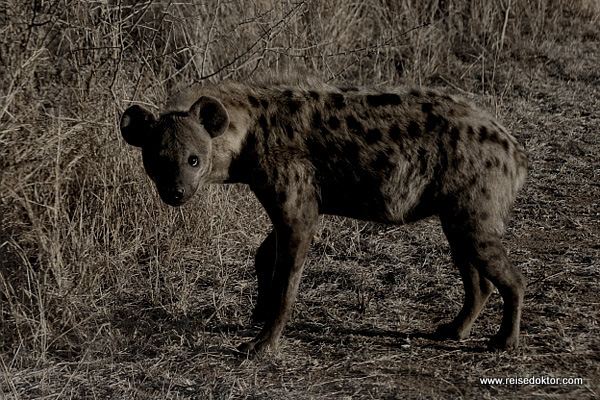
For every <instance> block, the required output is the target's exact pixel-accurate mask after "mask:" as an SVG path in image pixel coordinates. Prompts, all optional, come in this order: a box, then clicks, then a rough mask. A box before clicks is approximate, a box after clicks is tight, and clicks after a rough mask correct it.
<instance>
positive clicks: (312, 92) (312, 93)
mask: <svg viewBox="0 0 600 400" xmlns="http://www.w3.org/2000/svg"><path fill="white" fill-rule="evenodd" d="M308 94H309V95H310V97H312V98H313V99H315V100H319V98H320V97H321V95H319V93H318V92H315V91H314V90H311V91H310V92H308Z"/></svg>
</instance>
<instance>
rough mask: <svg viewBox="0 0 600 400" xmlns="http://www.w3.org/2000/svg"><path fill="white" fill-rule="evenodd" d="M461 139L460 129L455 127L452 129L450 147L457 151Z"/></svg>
mask: <svg viewBox="0 0 600 400" xmlns="http://www.w3.org/2000/svg"><path fill="white" fill-rule="evenodd" d="M459 140H460V130H459V129H458V128H457V127H454V128H452V130H451V131H450V148H451V149H452V151H453V152H456V149H457V147H458V141H459Z"/></svg>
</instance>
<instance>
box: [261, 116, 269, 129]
mask: <svg viewBox="0 0 600 400" xmlns="http://www.w3.org/2000/svg"><path fill="white" fill-rule="evenodd" d="M258 124H259V125H260V127H261V128H262V130H263V131H264V132H268V131H269V123H268V122H267V118H265V116H264V115H261V116H260V118H259V119H258Z"/></svg>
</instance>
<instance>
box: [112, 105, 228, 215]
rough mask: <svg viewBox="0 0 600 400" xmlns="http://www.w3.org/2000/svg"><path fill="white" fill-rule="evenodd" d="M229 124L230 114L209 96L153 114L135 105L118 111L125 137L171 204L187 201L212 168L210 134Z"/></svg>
mask: <svg viewBox="0 0 600 400" xmlns="http://www.w3.org/2000/svg"><path fill="white" fill-rule="evenodd" d="M228 126H229V115H228V114H227V110H225V107H223V104H221V102H220V101H219V100H217V99H215V98H214V97H207V96H203V97H201V98H200V99H199V100H198V101H196V103H194V105H192V107H190V109H189V111H187V112H170V113H166V114H164V115H161V116H160V118H158V119H156V118H155V117H154V115H153V114H152V113H151V112H150V111H148V110H146V109H144V108H143V107H140V106H138V105H135V106H131V107H129V108H128V109H127V110H126V111H125V113H124V114H123V116H122V117H121V134H122V135H123V138H124V139H125V141H126V142H127V143H129V144H130V145H132V146H136V147H141V148H142V158H143V160H144V168H145V169H146V172H147V173H148V176H150V178H151V179H152V180H153V181H154V183H155V184H156V189H157V190H158V194H159V195H160V197H161V199H162V200H163V201H164V202H165V203H167V204H169V205H172V206H179V205H182V204H183V203H185V202H186V201H188V200H189V199H190V198H191V197H192V195H193V194H194V193H195V192H196V189H197V188H198V185H199V184H200V183H201V182H202V181H204V180H205V178H206V176H207V174H208V173H209V172H210V169H211V152H212V139H213V138H215V137H217V136H219V135H221V134H222V133H223V132H225V130H226V129H227V127H228Z"/></svg>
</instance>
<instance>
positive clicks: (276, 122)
mask: <svg viewBox="0 0 600 400" xmlns="http://www.w3.org/2000/svg"><path fill="white" fill-rule="evenodd" d="M269 122H270V123H271V126H277V125H279V117H278V116H277V114H273V115H271V118H270V119H269Z"/></svg>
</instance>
